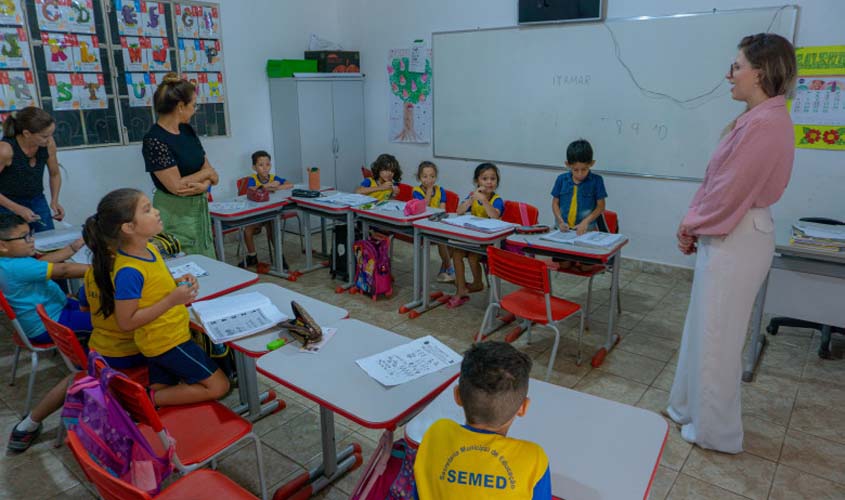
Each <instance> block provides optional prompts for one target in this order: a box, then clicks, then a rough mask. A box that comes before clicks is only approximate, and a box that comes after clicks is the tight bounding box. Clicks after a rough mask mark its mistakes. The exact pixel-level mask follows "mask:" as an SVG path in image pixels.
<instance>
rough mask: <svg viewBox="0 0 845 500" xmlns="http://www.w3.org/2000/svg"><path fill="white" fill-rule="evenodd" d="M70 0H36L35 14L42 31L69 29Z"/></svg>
mask: <svg viewBox="0 0 845 500" xmlns="http://www.w3.org/2000/svg"><path fill="white" fill-rule="evenodd" d="M68 8H70V0H35V15H36V16H37V17H38V28H39V29H41V31H67V29H68V21H67V14H68V12H67V9H68Z"/></svg>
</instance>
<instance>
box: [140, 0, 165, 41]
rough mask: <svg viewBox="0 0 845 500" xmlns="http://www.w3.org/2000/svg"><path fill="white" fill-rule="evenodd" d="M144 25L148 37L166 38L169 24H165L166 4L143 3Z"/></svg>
mask: <svg viewBox="0 0 845 500" xmlns="http://www.w3.org/2000/svg"><path fill="white" fill-rule="evenodd" d="M141 13H142V14H143V16H142V19H141V21H142V24H143V27H144V35H146V36H148V37H152V36H154V37H166V36H167V23H166V22H165V12H164V4H163V3H160V2H145V1H143V0H142V1H141Z"/></svg>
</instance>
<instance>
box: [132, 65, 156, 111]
mask: <svg viewBox="0 0 845 500" xmlns="http://www.w3.org/2000/svg"><path fill="white" fill-rule="evenodd" d="M126 93H127V94H129V105H130V106H132V107H133V108H140V107H145V106H150V105H152V102H153V93H154V89H153V80H152V75H150V74H149V73H126Z"/></svg>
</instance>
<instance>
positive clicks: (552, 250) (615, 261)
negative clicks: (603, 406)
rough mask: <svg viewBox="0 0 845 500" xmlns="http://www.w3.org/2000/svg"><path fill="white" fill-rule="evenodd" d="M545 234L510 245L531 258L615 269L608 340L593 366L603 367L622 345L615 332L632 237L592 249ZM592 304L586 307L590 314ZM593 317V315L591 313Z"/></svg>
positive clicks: (516, 239)
mask: <svg viewBox="0 0 845 500" xmlns="http://www.w3.org/2000/svg"><path fill="white" fill-rule="evenodd" d="M543 236H544V235H542V234H514V235H511V236H509V237H508V239H507V241H506V243H507V244H508V245H511V246H514V247H518V248H520V249H521V250H522V251H523V252H525V253H526V254H529V255H545V256H551V257H563V258H566V260H572V261H576V262H583V263H585V264H592V265H602V266H607V265H610V266H612V270H613V272H612V274H611V279H610V307H609V311H608V317H607V340H606V341H605V343H604V345H603V346H601V347H600V348H599V350H598V351H596V353H595V354H594V355H593V358H592V365H593V367H598V366H601V364H602V363H603V362H604V358H605V356H607V353H609V352H610V350H611V349H613V346H615V345H616V344H617V343H619V340H620V337H619V335H618V334H616V332H615V331H614V328H615V320H616V314H617V308H618V306H619V304H618V302H617V300H618V298H619V293H618V290H619V272H620V269H621V267H622V266H620V265H619V263H620V262H621V260H622V247H624V246H625V245H627V244H628V238H627V237H626V238H624V239H623V240H621V241H620V242H619V243H617V244H616V245H614V246H613V247H612V248H607V249H604V248H589V247H583V246H577V245H574V244H572V243H558V242H556V241H549V240H544V239H542V237H543ZM589 309H590V303H589V302H587V304H586V305H585V306H584V310H585V311H589ZM587 314H589V313H587Z"/></svg>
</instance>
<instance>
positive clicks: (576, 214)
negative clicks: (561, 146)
mask: <svg viewBox="0 0 845 500" xmlns="http://www.w3.org/2000/svg"><path fill="white" fill-rule="evenodd" d="M595 164H596V161H595V160H593V147H592V146H590V143H589V142H587V141H585V140H584V139H578V140H577V141H574V142H572V143H571V144H570V145H569V146H568V147H567V148H566V166H567V168H569V172H565V173H563V174H560V175H559V176H558V177H557V180H556V181H555V186H554V188H553V189H552V212H553V213H554V214H555V221H556V222H557V225H558V228H560V230H561V231H568V230H570V229H571V230H574V231H575V232H576V233H577V234H578V235H582V234H584V233H585V232H587V231H591V230H593V229H595V228H596V219H598V218H599V216H600V215H601V214H602V212H604V205H605V198H607V191H606V190H605V189H604V179H602V177H601V176H600V175H598V174H594V173H592V172H590V168H592V166H593V165H595Z"/></svg>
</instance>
